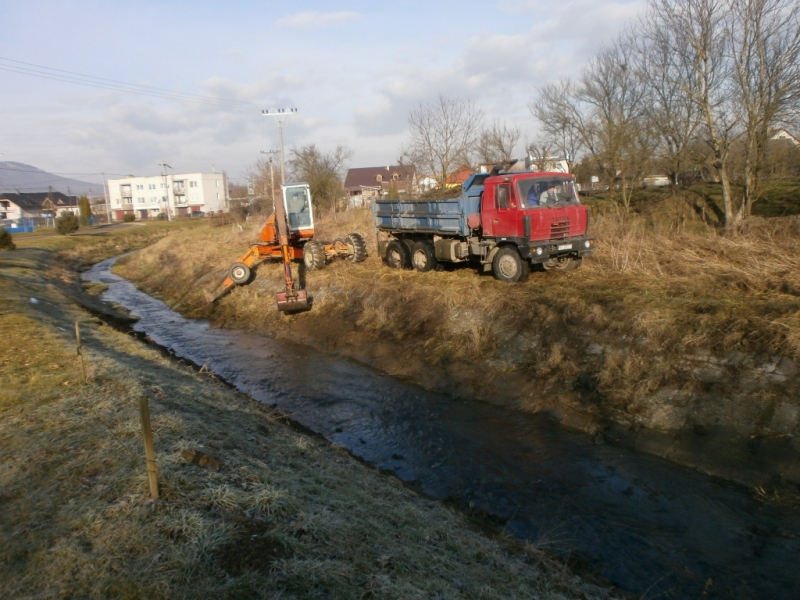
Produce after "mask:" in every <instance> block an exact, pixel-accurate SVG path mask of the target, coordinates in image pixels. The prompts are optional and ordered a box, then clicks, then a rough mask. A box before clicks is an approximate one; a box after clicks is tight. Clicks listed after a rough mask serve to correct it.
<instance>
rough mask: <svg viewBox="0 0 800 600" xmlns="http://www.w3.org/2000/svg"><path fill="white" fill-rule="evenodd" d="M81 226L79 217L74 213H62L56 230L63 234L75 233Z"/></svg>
mask: <svg viewBox="0 0 800 600" xmlns="http://www.w3.org/2000/svg"><path fill="white" fill-rule="evenodd" d="M79 227H80V223H79V222H78V217H77V216H76V215H73V214H72V213H67V214H65V215H61V216H60V217H58V218H57V219H56V231H57V232H58V233H60V234H61V235H68V234H70V233H75V232H76V231H78V228H79Z"/></svg>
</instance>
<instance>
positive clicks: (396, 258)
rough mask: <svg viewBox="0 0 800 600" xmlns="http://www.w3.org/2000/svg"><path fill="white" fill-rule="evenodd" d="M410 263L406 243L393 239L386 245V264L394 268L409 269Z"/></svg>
mask: <svg viewBox="0 0 800 600" xmlns="http://www.w3.org/2000/svg"><path fill="white" fill-rule="evenodd" d="M408 263H409V257H408V250H407V249H406V245H405V244H404V243H403V242H401V241H399V240H392V241H391V242H389V245H388V246H386V264H387V265H389V266H390V267H392V268H393V269H407V268H408Z"/></svg>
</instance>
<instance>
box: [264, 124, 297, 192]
mask: <svg viewBox="0 0 800 600" xmlns="http://www.w3.org/2000/svg"><path fill="white" fill-rule="evenodd" d="M296 112H297V109H296V108H269V109H267V110H262V111H261V114H262V115H264V116H265V117H274V119H275V120H276V121H277V122H278V133H279V135H280V142H281V185H284V184H285V183H286V173H285V172H284V166H283V165H284V156H283V120H284V119H285V118H286V117H288V116H289V115H293V114H295V113H296Z"/></svg>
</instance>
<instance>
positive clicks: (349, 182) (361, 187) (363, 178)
mask: <svg viewBox="0 0 800 600" xmlns="http://www.w3.org/2000/svg"><path fill="white" fill-rule="evenodd" d="M344 189H345V190H346V191H347V197H348V199H347V201H348V206H349V207H350V208H361V207H367V206H370V205H371V204H372V199H373V198H380V197H387V198H408V197H410V196H413V195H416V194H417V175H416V172H415V171H414V168H413V167H409V166H405V165H394V166H391V165H390V166H386V167H360V168H356V169H349V170H348V171H347V177H346V178H345V180H344Z"/></svg>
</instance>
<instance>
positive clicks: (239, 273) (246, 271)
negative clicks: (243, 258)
mask: <svg viewBox="0 0 800 600" xmlns="http://www.w3.org/2000/svg"><path fill="white" fill-rule="evenodd" d="M251 274H252V271H250V267H248V266H247V265H246V264H244V263H242V262H235V263H233V264H232V265H231V268H230V270H229V271H228V277H230V278H231V281H233V283H235V284H236V285H245V284H247V283H248V282H249V281H250V275H251Z"/></svg>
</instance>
